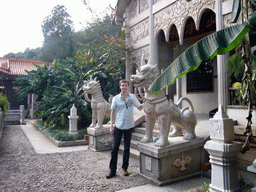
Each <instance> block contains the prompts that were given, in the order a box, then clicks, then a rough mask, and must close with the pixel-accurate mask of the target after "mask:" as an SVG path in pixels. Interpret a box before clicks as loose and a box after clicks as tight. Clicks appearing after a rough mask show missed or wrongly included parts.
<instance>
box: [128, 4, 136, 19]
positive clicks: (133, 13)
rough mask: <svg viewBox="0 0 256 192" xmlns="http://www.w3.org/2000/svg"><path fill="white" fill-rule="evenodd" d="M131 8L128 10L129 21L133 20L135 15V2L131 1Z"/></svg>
mask: <svg viewBox="0 0 256 192" xmlns="http://www.w3.org/2000/svg"><path fill="white" fill-rule="evenodd" d="M130 6H131V8H130V10H129V16H130V19H133V18H134V17H135V16H136V13H137V0H134V1H131V5H130Z"/></svg>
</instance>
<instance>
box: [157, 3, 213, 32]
mask: <svg viewBox="0 0 256 192" xmlns="http://www.w3.org/2000/svg"><path fill="white" fill-rule="evenodd" d="M214 4H215V1H214V0H198V1H190V2H187V0H180V1H176V2H175V3H173V4H171V5H170V6H168V7H166V8H165V9H163V10H162V11H159V12H158V13H156V14H155V15H154V24H155V26H154V32H155V34H156V32H157V31H159V30H160V29H163V30H164V31H167V30H168V27H169V26H170V25H171V24H175V25H176V27H177V29H178V32H179V34H180V31H181V29H182V25H183V22H184V20H185V19H186V18H187V17H188V16H191V17H192V18H194V19H195V22H197V21H198V20H199V16H200V12H201V10H202V9H204V8H210V9H212V10H213V9H214Z"/></svg>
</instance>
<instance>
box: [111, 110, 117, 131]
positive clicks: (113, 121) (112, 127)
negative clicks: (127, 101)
mask: <svg viewBox="0 0 256 192" xmlns="http://www.w3.org/2000/svg"><path fill="white" fill-rule="evenodd" d="M115 120H116V110H114V109H111V114H110V134H111V135H114V124H115Z"/></svg>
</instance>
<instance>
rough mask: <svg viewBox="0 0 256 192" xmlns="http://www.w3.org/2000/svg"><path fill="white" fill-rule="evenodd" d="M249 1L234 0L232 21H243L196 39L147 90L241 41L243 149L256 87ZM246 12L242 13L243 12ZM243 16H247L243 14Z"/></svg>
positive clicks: (254, 20) (255, 19) (254, 25)
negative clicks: (244, 109) (244, 107)
mask: <svg viewBox="0 0 256 192" xmlns="http://www.w3.org/2000/svg"><path fill="white" fill-rule="evenodd" d="M248 5H252V6H255V5H256V0H234V2H233V9H232V14H231V22H233V23H236V22H237V20H238V18H239V17H240V15H242V16H241V18H242V24H236V25H233V26H231V27H228V28H225V29H222V30H220V31H217V32H215V33H212V34H210V35H208V36H206V37H204V38H203V39H201V40H199V41H198V42H196V43H195V44H193V45H192V46H191V47H189V48H188V49H187V50H185V51H184V52H183V53H182V54H181V55H180V56H179V57H177V58H176V59H175V60H174V61H173V62H172V63H171V64H170V65H169V66H168V67H167V68H166V69H165V71H164V72H163V73H162V74H161V75H160V76H159V77H158V78H157V79H155V81H154V82H153V83H152V84H151V86H150V88H149V90H150V91H151V92H152V93H154V94H156V93H158V92H159V91H160V90H162V89H163V88H165V87H166V86H168V85H171V84H173V83H175V81H176V79H177V78H180V77H182V76H184V75H185V74H187V73H188V72H191V71H194V70H196V69H197V68H198V67H199V66H200V64H201V62H202V61H204V60H208V59H212V58H213V57H215V56H216V55H222V54H226V53H228V52H229V51H231V50H232V49H234V48H235V47H236V46H237V45H238V44H239V43H240V42H242V46H241V52H242V58H243V60H244V63H245V72H244V76H243V81H242V89H241V93H242V95H243V99H244V100H246V101H247V104H248V108H249V110H248V111H249V115H248V117H247V118H246V119H247V120H248V123H247V126H246V131H245V135H247V139H246V141H245V144H244V146H243V147H242V149H241V152H242V153H245V152H246V151H248V150H249V142H250V140H252V130H251V124H252V122H251V119H252V98H251V95H252V90H254V91H255V87H254V83H253V80H254V79H255V71H256V62H255V59H256V58H255V55H256V45H255V34H256V12H255V10H254V12H253V13H252V14H251V16H250V17H249V12H248V10H249V7H248ZM244 12H245V13H244ZM244 16H245V17H246V18H244Z"/></svg>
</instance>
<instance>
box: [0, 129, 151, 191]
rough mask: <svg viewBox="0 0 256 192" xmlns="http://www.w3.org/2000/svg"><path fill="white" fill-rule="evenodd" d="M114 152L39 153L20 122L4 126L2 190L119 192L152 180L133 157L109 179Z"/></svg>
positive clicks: (0, 165)
mask: <svg viewBox="0 0 256 192" xmlns="http://www.w3.org/2000/svg"><path fill="white" fill-rule="evenodd" d="M109 160H110V151H105V152H93V151H91V150H86V151H77V152H69V153H54V154H37V153H36V152H35V151H34V149H33V147H32V145H31V144H30V142H29V141H28V139H27V137H26V135H25V134H24V133H23V131H22V130H21V128H20V126H18V125H8V126H5V127H4V131H3V135H2V139H1V141H0V191H51V192H52V191H116V190H121V189H126V188H130V187H135V186H140V185H143V184H148V183H150V181H149V180H147V179H145V178H144V177H142V176H141V175H140V174H139V160H137V159H134V158H130V166H129V169H128V171H129V172H130V173H132V174H133V176H129V177H124V176H123V175H122V170H121V163H122V155H120V154H119V159H118V172H117V174H118V175H117V176H116V177H114V178H112V179H106V178H105V175H106V174H107V172H108V165H109Z"/></svg>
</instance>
